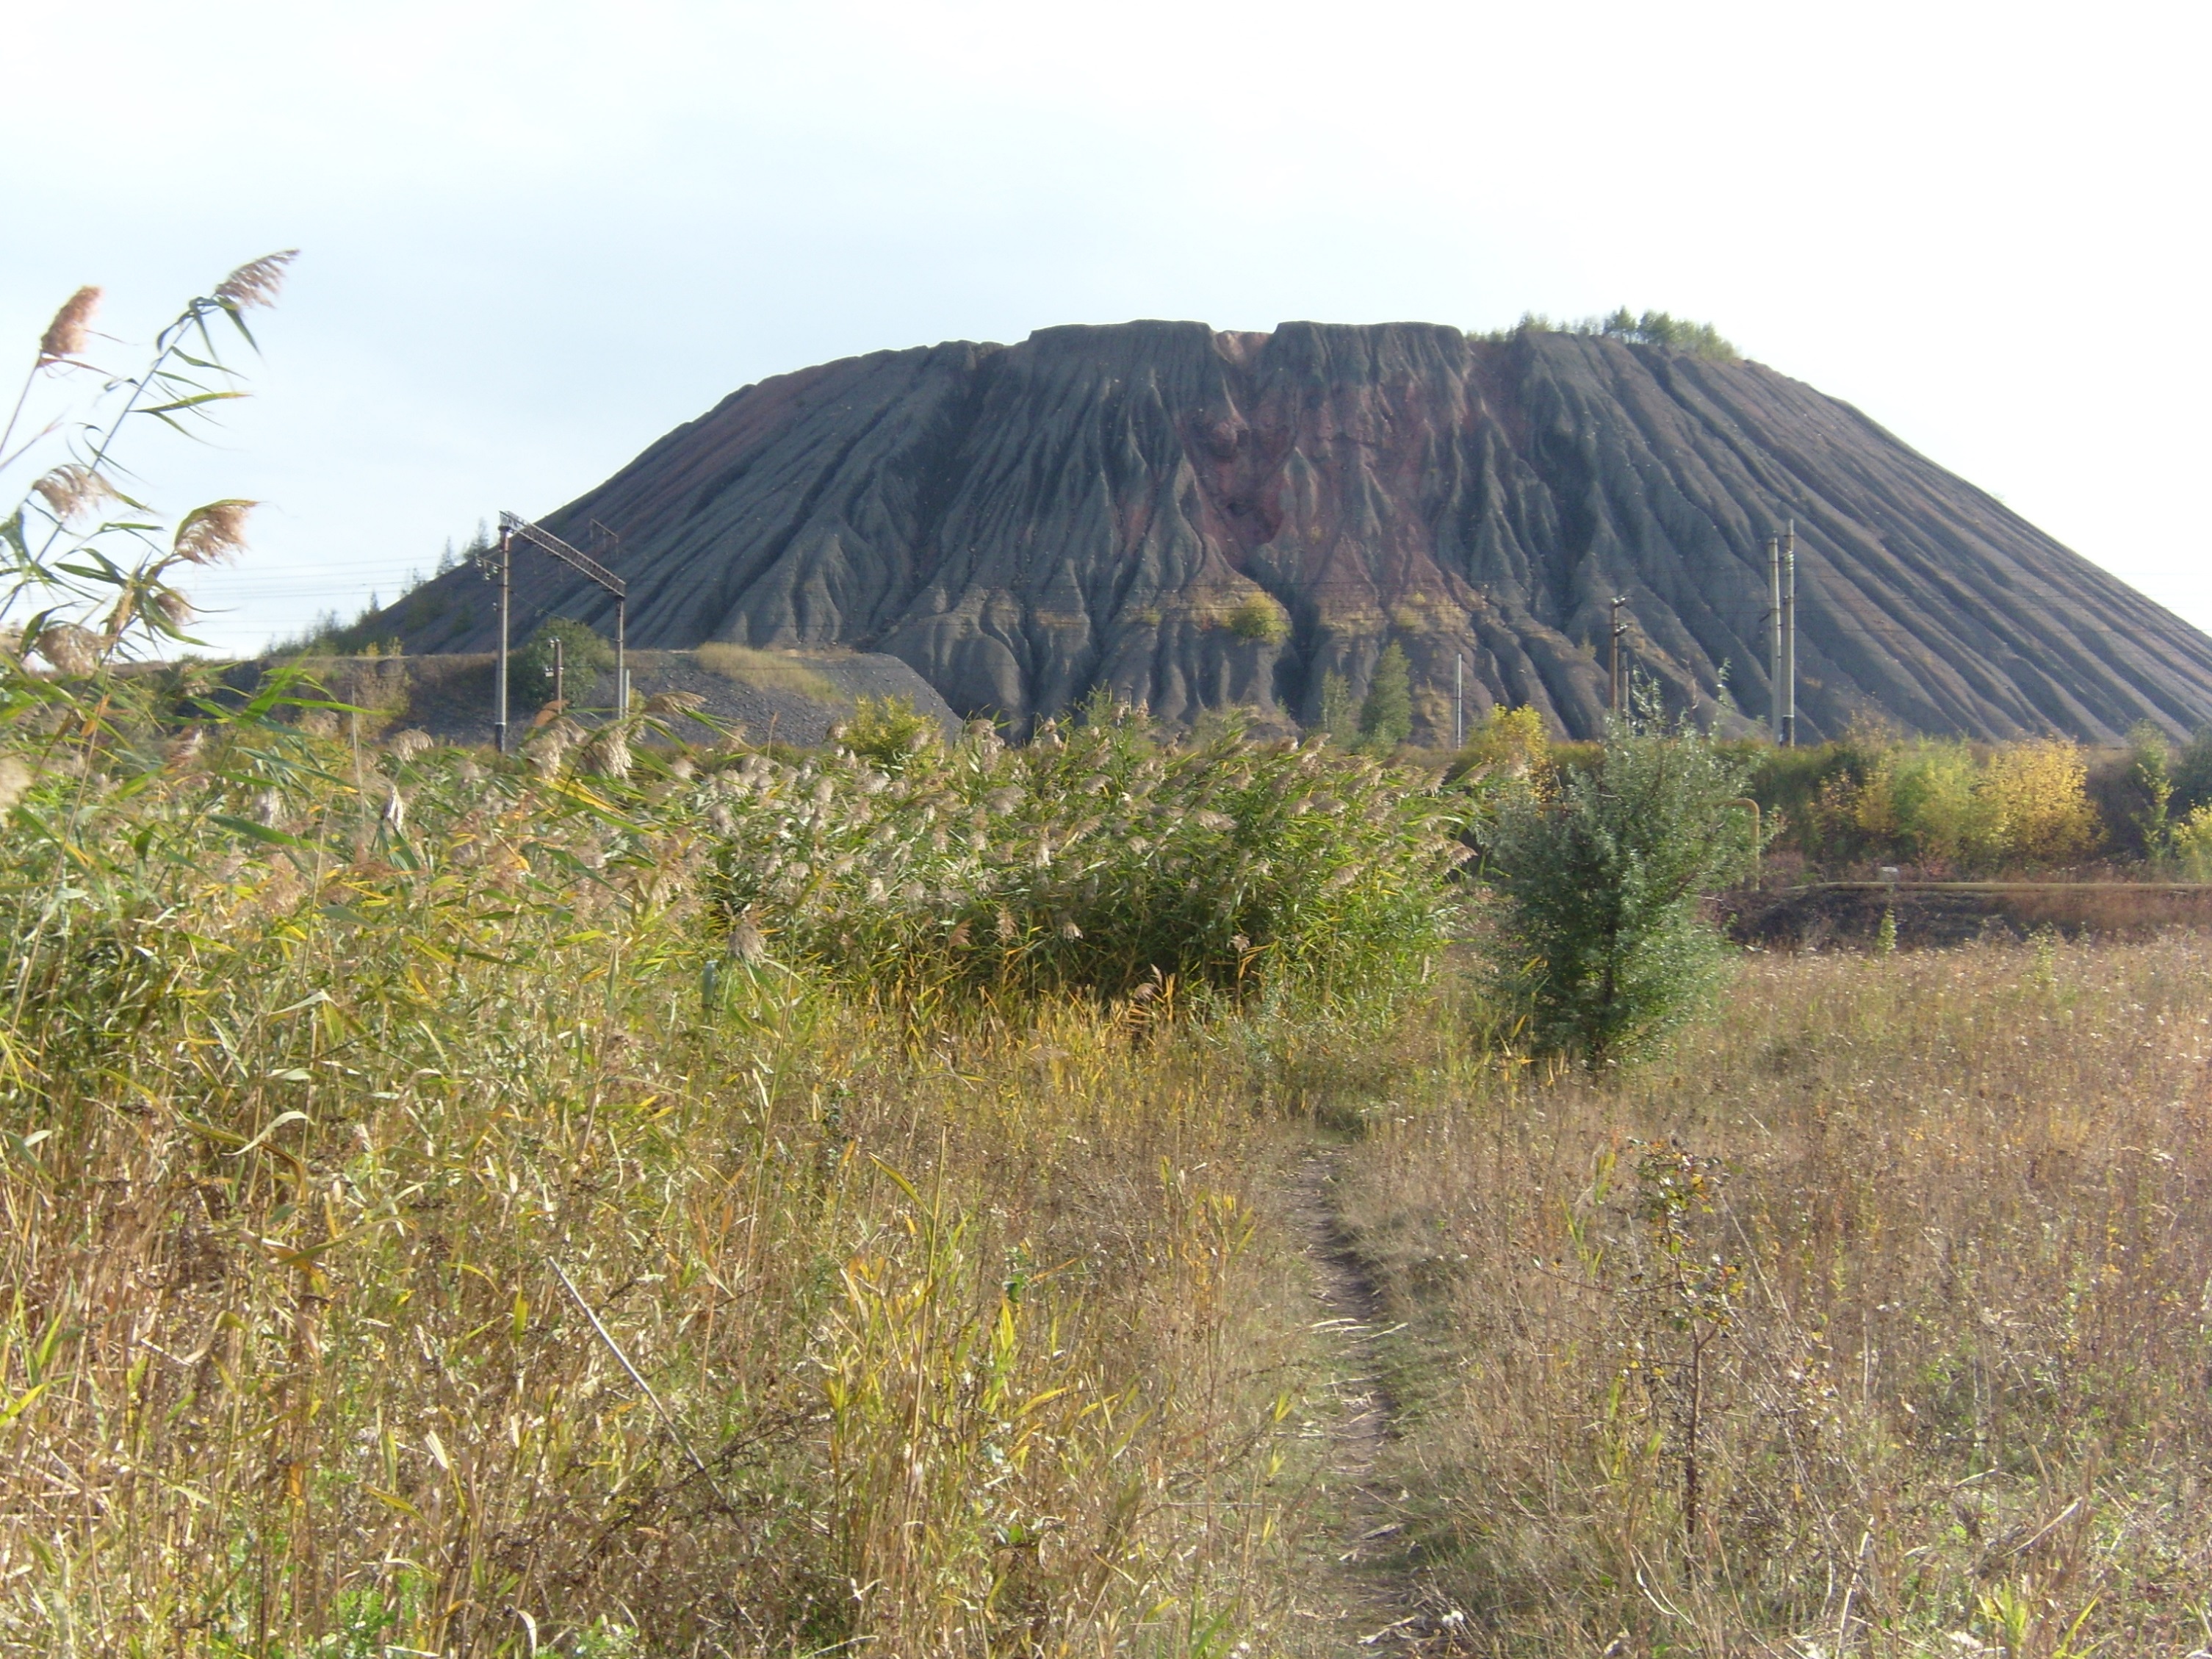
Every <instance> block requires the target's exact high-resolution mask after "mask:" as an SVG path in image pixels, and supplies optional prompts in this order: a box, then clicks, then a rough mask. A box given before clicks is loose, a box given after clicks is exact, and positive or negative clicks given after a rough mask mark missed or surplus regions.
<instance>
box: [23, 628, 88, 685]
mask: <svg viewBox="0 0 2212 1659" xmlns="http://www.w3.org/2000/svg"><path fill="white" fill-rule="evenodd" d="M37 649H38V653H39V654H40V656H42V657H44V658H45V659H46V660H47V661H48V662H50V663H52V665H54V671H56V672H57V673H60V674H65V675H68V676H69V677H70V678H72V679H75V678H81V677H82V676H83V675H86V674H89V673H91V672H92V671H93V670H94V669H95V668H97V667H99V666H100V636H99V635H97V634H94V632H93V631H92V630H91V629H88V628H80V627H79V626H78V625H77V624H76V623H47V624H46V626H45V627H44V628H42V629H40V630H39V639H38V646H37Z"/></svg>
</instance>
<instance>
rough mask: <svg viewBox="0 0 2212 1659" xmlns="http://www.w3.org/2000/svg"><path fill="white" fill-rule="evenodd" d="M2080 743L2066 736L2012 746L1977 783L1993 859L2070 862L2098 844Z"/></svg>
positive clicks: (1982, 831)
mask: <svg viewBox="0 0 2212 1659" xmlns="http://www.w3.org/2000/svg"><path fill="white" fill-rule="evenodd" d="M2088 776H2089V768H2088V764H2087V762H2086V761H2085V760H2084V759H2083V758H2082V755H2081V744H2077V743H2073V742H2070V741H2068V740H2067V739H2065V738H2043V739H2039V740H2038V741H2035V742H2031V743H2015V744H2006V745H2004V746H2003V747H2002V748H2001V749H1998V750H1996V752H1995V753H1993V754H1992V755H1990V758H1989V762H1988V764H1987V765H1986V766H1985V767H1984V769H1983V771H1982V775H1981V778H1980V780H1979V781H1978V783H1977V784H1976V786H1975V794H1976V797H1977V802H1978V806H1979V808H1980V815H1979V816H1980V819H1981V822H1980V823H1979V824H1978V834H1979V836H1980V837H1981V842H1982V848H1983V850H1984V854H1985V856H1987V857H1988V858H1989V859H1990V861H1992V862H2014V861H2017V862H2022V863H2027V864H2034V865H2052V864H2066V863H2069V862H2070V861H2072V860H2075V859H2079V858H2081V857H2083V856H2084V855H2085V854H2087V853H2088V852H2089V850H2090V848H2092V847H2093V846H2094V845H2095V844H2096V840H2097V815H2096V813H2095V811H2093V810H2092V808H2091V807H2090V805H2089V796H2088V793H2087V787H2086V786H2087V781H2088Z"/></svg>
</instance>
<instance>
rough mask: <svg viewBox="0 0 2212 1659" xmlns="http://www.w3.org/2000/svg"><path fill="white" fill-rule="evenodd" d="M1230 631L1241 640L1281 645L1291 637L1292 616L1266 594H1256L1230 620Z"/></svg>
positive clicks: (1232, 614) (1239, 606) (1233, 613)
mask: <svg viewBox="0 0 2212 1659" xmlns="http://www.w3.org/2000/svg"><path fill="white" fill-rule="evenodd" d="M1229 631H1230V632H1231V633H1232V634H1234V635H1236V636H1237V638H1238V639H1240V640H1257V641H1260V642H1261V644H1263V645H1280V644H1281V643H1282V642H1283V641H1285V640H1286V639H1288V638H1290V636H1291V615H1290V612H1289V611H1285V610H1284V609H1283V607H1282V606H1281V605H1278V604H1277V603H1276V602H1275V601H1274V600H1273V599H1272V598H1270V597H1269V596H1268V595H1267V594H1265V593H1255V594H1253V595H1252V596H1251V597H1250V598H1249V599H1246V600H1245V601H1244V603H1243V604H1242V605H1238V606H1237V609H1236V611H1234V612H1232V613H1231V616H1230V618H1229Z"/></svg>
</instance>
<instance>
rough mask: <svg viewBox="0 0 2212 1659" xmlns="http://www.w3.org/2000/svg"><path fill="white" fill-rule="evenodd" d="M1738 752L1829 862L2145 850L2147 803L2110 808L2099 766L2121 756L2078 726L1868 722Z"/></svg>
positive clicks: (1798, 836) (2044, 863) (2017, 866)
mask: <svg viewBox="0 0 2212 1659" xmlns="http://www.w3.org/2000/svg"><path fill="white" fill-rule="evenodd" d="M1738 752H1739V753H1740V754H1741V756H1742V757H1743V758H1744V759H1745V761H1746V762H1747V763H1748V765H1749V768H1750V780H1751V781H1750V785H1749V787H1750V788H1751V790H1752V792H1753V794H1754V795H1755V796H1756V797H1757V798H1758V799H1759V803H1760V805H1761V806H1762V807H1763V808H1765V811H1767V812H1768V813H1769V815H1770V816H1771V817H1773V818H1774V819H1775V821H1776V822H1777V823H1778V826H1779V829H1780V833H1781V836H1782V838H1783V840H1784V843H1785V844H1786V845H1788V846H1790V847H1791V848H1794V849H1795V850H1796V852H1798V853H1799V854H1802V856H1803V857H1804V858H1805V859H1806V860H1808V862H1809V863H1811V864H1814V865H1815V866H1819V867H1820V868H1822V869H1826V870H1832V871H1838V872H1841V871H1844V870H1848V869H1850V868H1854V867H1863V866H1869V865H1878V864H1889V865H1898V866H1910V867H1911V868H1913V869H1915V870H1917V871H1919V872H1923V873H1926V874H1929V875H1937V876H1942V875H1956V876H1975V875H1986V874H1994V873H1997V872H2004V871H2014V870H2020V871H2039V870H2052V869H2063V868H2066V867H2069V866H2077V865H2081V864H2083V863H2086V862H2087V861H2088V860H2091V859H2093V858H2094V857H2097V856H2099V855H2100V854H2120V855H2123V856H2127V855H2130V853H2132V855H2134V856H2138V857H2140V856H2142V842H2141V839H2140V836H2141V831H2140V830H2139V829H2136V828H2135V827H2134V826H2133V823H2132V819H2133V817H2134V814H2135V811H2136V808H2135V806H2134V805H2132V804H2130V805H2120V806H2118V810H2117V811H2100V801H2101V802H2103V803H2111V802H2112V801H2113V797H2114V792H2113V791H2112V790H2111V789H2109V788H2104V787H2100V783H2099V779H2098V777H2097V776H2096V774H2097V773H2098V772H2099V771H2100V769H2102V768H2103V767H2105V766H2106V765H2108V764H2109V763H2107V762H2102V761H2100V759H2099V757H2096V756H2094V755H2093V754H2092V753H2091V752H2090V751H2089V750H2086V749H2084V748H2083V747H2082V746H2081V744H2077V743H2075V742H2074V741H2072V740H2071V739H2069V738H2029V739H2025V740H2022V741H2018V742H2013V743H2002V744H1970V743H1967V742H1965V741H1963V740H1961V739H1958V738H1925V737H1911V736H1906V735H1904V734H1902V733H1899V732H1894V731H1892V730H1889V729H1887V728H1885V727H1882V726H1861V727H1857V728H1855V729H1854V730H1853V731H1851V732H1849V733H1848V734H1847V735H1845V736H1844V738H1841V739H1839V740H1838V741H1837V742H1834V743H1831V744H1820V745H1818V746H1814V747H1808V748H1805V749H1775V748H1771V747H1769V746H1767V745H1764V744H1761V745H1740V746H1739V747H1738ZM2122 793H2124V792H2122Z"/></svg>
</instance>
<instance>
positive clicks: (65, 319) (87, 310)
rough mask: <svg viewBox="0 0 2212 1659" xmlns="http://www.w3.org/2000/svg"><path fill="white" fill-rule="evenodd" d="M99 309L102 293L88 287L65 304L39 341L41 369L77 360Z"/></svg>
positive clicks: (63, 303)
mask: <svg viewBox="0 0 2212 1659" xmlns="http://www.w3.org/2000/svg"><path fill="white" fill-rule="evenodd" d="M99 309H100V290H99V289H96V288H91V287H86V288H81V289H77V291H76V293H74V294H72V295H70V296H69V298H68V299H66V300H64V301H63V302H62V308H61V309H60V310H59V311H57V312H56V313H54V319H53V321H52V322H51V323H48V324H47V325H46V334H45V336H44V337H42V338H41V339H40V341H39V367H40V368H45V367H46V365H47V364H48V363H58V362H64V361H65V360H66V359H69V358H71V357H75V356H78V355H79V354H80V353H82V351H83V350H84V343H85V340H86V337H88V335H90V333H91V332H92V319H93V314H94V313H95V312H97V311H98V310H99Z"/></svg>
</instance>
